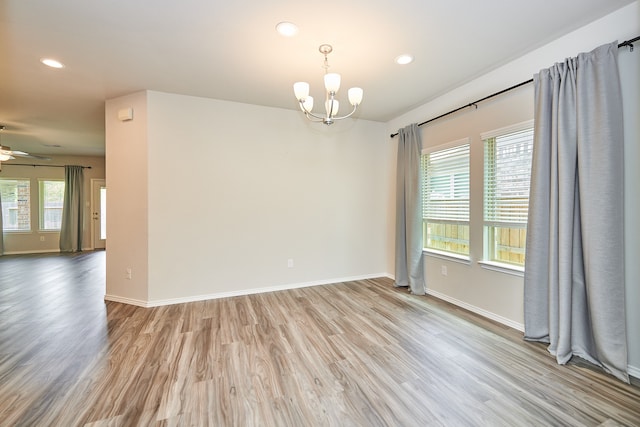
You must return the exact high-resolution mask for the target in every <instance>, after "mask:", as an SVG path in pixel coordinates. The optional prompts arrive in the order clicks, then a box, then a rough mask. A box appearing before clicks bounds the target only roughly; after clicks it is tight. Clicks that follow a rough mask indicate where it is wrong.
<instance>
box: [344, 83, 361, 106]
mask: <svg viewBox="0 0 640 427" xmlns="http://www.w3.org/2000/svg"><path fill="white" fill-rule="evenodd" d="M347 93H348V94H349V103H351V105H353V106H354V107H357V106H358V105H360V103H361V102H362V95H363V90H362V88H361V87H352V88H351V89H349V92H347Z"/></svg>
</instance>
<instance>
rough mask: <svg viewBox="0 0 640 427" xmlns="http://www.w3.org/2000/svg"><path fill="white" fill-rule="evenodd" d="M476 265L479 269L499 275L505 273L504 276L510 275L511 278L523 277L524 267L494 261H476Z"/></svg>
mask: <svg viewBox="0 0 640 427" xmlns="http://www.w3.org/2000/svg"><path fill="white" fill-rule="evenodd" d="M478 264H480V267H482V268H484V269H486V270H491V271H497V272H499V273H505V274H511V275H512V276H518V277H524V267H518V266H517V265H511V264H506V263H501V262H495V261H478Z"/></svg>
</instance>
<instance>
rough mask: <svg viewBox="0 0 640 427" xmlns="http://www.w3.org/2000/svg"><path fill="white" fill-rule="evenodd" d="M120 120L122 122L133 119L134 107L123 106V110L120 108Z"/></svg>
mask: <svg viewBox="0 0 640 427" xmlns="http://www.w3.org/2000/svg"><path fill="white" fill-rule="evenodd" d="M118 120H120V121H121V122H127V121H129V120H133V108H123V109H122V110H118Z"/></svg>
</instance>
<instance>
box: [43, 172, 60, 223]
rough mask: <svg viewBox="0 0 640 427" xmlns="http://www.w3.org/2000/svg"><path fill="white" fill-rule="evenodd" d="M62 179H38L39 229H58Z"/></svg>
mask: <svg viewBox="0 0 640 427" xmlns="http://www.w3.org/2000/svg"><path fill="white" fill-rule="evenodd" d="M63 203H64V181H40V230H60V224H61V223H62V205H63Z"/></svg>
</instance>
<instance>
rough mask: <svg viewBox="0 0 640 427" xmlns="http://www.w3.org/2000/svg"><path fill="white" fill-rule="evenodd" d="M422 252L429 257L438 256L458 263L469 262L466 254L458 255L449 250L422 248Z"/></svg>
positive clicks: (469, 259)
mask: <svg viewBox="0 0 640 427" xmlns="http://www.w3.org/2000/svg"><path fill="white" fill-rule="evenodd" d="M422 253H423V254H424V255H427V256H430V257H434V258H440V259H444V260H447V261H453V262H457V263H460V264H466V265H469V264H471V258H469V257H468V256H466V255H458V254H454V253H451V252H443V251H436V250H434V249H423V250H422Z"/></svg>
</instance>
